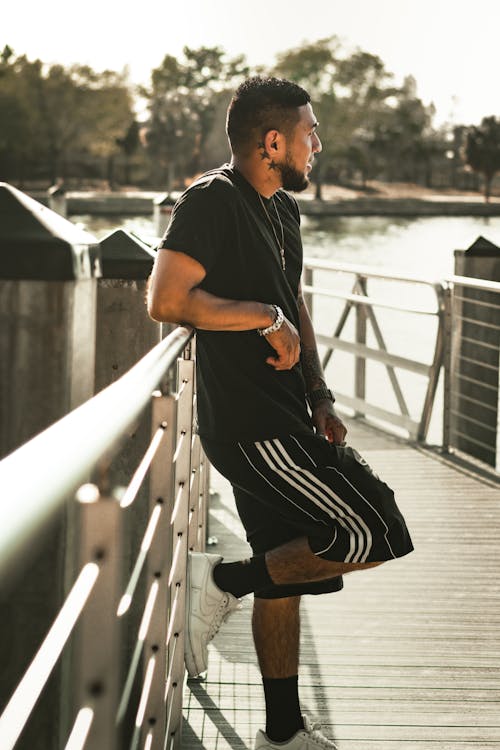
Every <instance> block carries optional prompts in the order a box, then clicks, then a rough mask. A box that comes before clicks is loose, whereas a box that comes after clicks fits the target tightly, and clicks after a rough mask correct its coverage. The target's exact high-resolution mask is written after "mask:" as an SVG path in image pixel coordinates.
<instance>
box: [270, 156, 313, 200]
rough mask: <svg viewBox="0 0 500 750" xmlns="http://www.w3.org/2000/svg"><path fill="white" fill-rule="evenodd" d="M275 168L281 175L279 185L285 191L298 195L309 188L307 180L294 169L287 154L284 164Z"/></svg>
mask: <svg viewBox="0 0 500 750" xmlns="http://www.w3.org/2000/svg"><path fill="white" fill-rule="evenodd" d="M276 167H277V169H278V170H279V171H280V173H281V184H282V186H283V188H284V189H285V190H292V191H293V192H294V193H300V192H302V190H305V189H306V188H307V187H309V179H308V178H307V177H306V175H305V174H304V172H301V171H300V170H298V169H297V168H296V166H295V165H294V163H293V161H292V158H291V156H290V154H289V153H288V152H287V154H286V156H285V163H284V164H277V165H276Z"/></svg>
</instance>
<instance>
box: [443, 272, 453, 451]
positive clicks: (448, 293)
mask: <svg viewBox="0 0 500 750" xmlns="http://www.w3.org/2000/svg"><path fill="white" fill-rule="evenodd" d="M443 336H444V342H443V348H444V356H443V361H444V390H443V451H444V452H445V453H449V450H450V445H451V418H452V413H451V398H452V377H453V373H452V366H453V297H452V289H451V288H450V285H447V286H446V287H445V288H444V289H443Z"/></svg>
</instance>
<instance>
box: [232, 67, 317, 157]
mask: <svg viewBox="0 0 500 750" xmlns="http://www.w3.org/2000/svg"><path fill="white" fill-rule="evenodd" d="M310 101H311V97H310V96H309V94H308V93H307V91H306V90H305V89H303V88H302V86H299V85H298V84H297V83H294V82H293V81H288V80H287V79H286V78H263V77H261V76H254V77H253V78H248V79H247V80H246V81H243V83H242V84H241V85H240V86H238V88H237V89H236V91H235V93H234V95H233V98H232V99H231V102H230V104H229V107H228V110H227V120H226V132H227V135H228V138H229V142H230V144H231V150H232V152H233V153H234V154H245V153H248V152H250V151H251V149H252V147H255V146H256V145H257V143H259V142H261V141H262V140H263V138H264V136H265V134H266V133H267V132H268V131H269V130H279V131H280V132H282V133H284V134H285V135H289V134H290V133H291V132H292V131H293V128H294V127H295V125H296V124H297V122H298V121H299V119H300V118H299V113H298V112H297V110H298V108H299V107H302V106H304V105H305V104H308V103H309V102H310Z"/></svg>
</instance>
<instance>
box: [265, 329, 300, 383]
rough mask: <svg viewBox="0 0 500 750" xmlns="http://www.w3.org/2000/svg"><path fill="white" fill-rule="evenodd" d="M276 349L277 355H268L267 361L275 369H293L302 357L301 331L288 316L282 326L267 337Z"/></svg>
mask: <svg viewBox="0 0 500 750" xmlns="http://www.w3.org/2000/svg"><path fill="white" fill-rule="evenodd" d="M265 338H266V341H267V342H268V343H269V344H271V346H272V347H273V349H274V350H275V351H276V355H277V356H276V357H268V358H267V359H266V362H267V364H268V365H272V366H273V367H274V369H275V370H291V369H292V367H293V366H294V365H296V364H297V362H298V361H299V359H300V336H299V332H298V331H297V329H296V328H295V326H294V325H293V323H290V321H289V320H287V318H285V320H284V321H283V323H282V325H281V328H279V329H278V330H277V331H275V332H274V333H270V334H269V335H268V336H266V337H265Z"/></svg>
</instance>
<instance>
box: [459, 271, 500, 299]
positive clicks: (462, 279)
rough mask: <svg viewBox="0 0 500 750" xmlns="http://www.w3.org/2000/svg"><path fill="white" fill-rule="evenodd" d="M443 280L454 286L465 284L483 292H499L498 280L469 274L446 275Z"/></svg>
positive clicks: (499, 284)
mask: <svg viewBox="0 0 500 750" xmlns="http://www.w3.org/2000/svg"><path fill="white" fill-rule="evenodd" d="M445 282H447V283H448V284H453V285H454V286H467V287H470V288H471V289H481V290H482V291H483V292H500V281H488V280H486V279H474V278H472V277H470V276H447V277H446V278H445ZM470 302H474V300H470Z"/></svg>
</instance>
